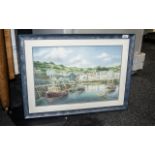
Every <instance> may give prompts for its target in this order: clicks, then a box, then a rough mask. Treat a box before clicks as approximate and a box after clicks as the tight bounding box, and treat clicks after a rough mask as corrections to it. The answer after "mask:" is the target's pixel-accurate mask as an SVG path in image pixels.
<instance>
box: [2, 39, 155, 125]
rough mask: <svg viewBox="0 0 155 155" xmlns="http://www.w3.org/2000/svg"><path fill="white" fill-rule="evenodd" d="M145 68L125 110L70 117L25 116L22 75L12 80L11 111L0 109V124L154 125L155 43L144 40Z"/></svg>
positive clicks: (135, 79)
mask: <svg viewBox="0 0 155 155" xmlns="http://www.w3.org/2000/svg"><path fill="white" fill-rule="evenodd" d="M142 51H143V52H145V53H146V61H145V65H144V69H143V70H142V71H138V72H137V73H136V74H135V75H133V76H132V84H131V93H130V97H129V106H128V109H127V110H124V111H113V112H102V113H94V114H85V115H76V116H68V117H52V118H44V119H35V120H29V121H25V120H24V119H23V111H22V108H21V105H22V97H21V96H22V95H21V91H20V90H21V85H20V77H17V78H16V80H14V81H12V82H11V83H10V88H11V100H12V105H11V109H12V110H10V111H9V113H8V114H6V113H5V112H3V111H2V109H0V125H55V126H56V125H66V126H95V125H96V126H102V125H106V126H143V125H144V126H146V125H155V42H148V41H145V42H144V44H143V48H142Z"/></svg>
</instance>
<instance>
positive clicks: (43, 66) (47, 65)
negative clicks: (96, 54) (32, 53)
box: [34, 61, 120, 73]
mask: <svg viewBox="0 0 155 155" xmlns="http://www.w3.org/2000/svg"><path fill="white" fill-rule="evenodd" d="M34 68H35V69H36V70H40V71H42V72H46V70H49V69H51V70H55V71H57V72H62V71H63V72H85V73H87V72H95V71H110V70H111V71H113V72H118V71H120V65H119V66H115V67H100V66H98V67H94V68H78V67H67V66H64V65H57V64H55V63H53V62H40V61H34Z"/></svg>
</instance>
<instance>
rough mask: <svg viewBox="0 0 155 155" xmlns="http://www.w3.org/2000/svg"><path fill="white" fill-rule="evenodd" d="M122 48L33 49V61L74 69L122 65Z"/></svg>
mask: <svg viewBox="0 0 155 155" xmlns="http://www.w3.org/2000/svg"><path fill="white" fill-rule="evenodd" d="M121 53H122V46H112V47H111V46H74V47H73V46H72V47H70V46H67V47H33V60H34V61H41V62H51V61H52V62H54V63H55V64H63V65H65V66H69V67H71V66H74V67H82V68H85V67H96V66H102V67H108V66H115V65H120V64H121Z"/></svg>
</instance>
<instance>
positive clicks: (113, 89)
mask: <svg viewBox="0 0 155 155" xmlns="http://www.w3.org/2000/svg"><path fill="white" fill-rule="evenodd" d="M107 89H108V92H109V93H110V92H113V91H115V89H116V85H114V84H111V85H109V86H108V87H107Z"/></svg>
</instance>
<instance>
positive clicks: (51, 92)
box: [46, 87, 68, 98]
mask: <svg viewBox="0 0 155 155" xmlns="http://www.w3.org/2000/svg"><path fill="white" fill-rule="evenodd" d="M67 95H68V91H66V90H61V89H60V88H59V87H49V88H48V91H47V92H46V97H47V98H56V97H64V96H67Z"/></svg>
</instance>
